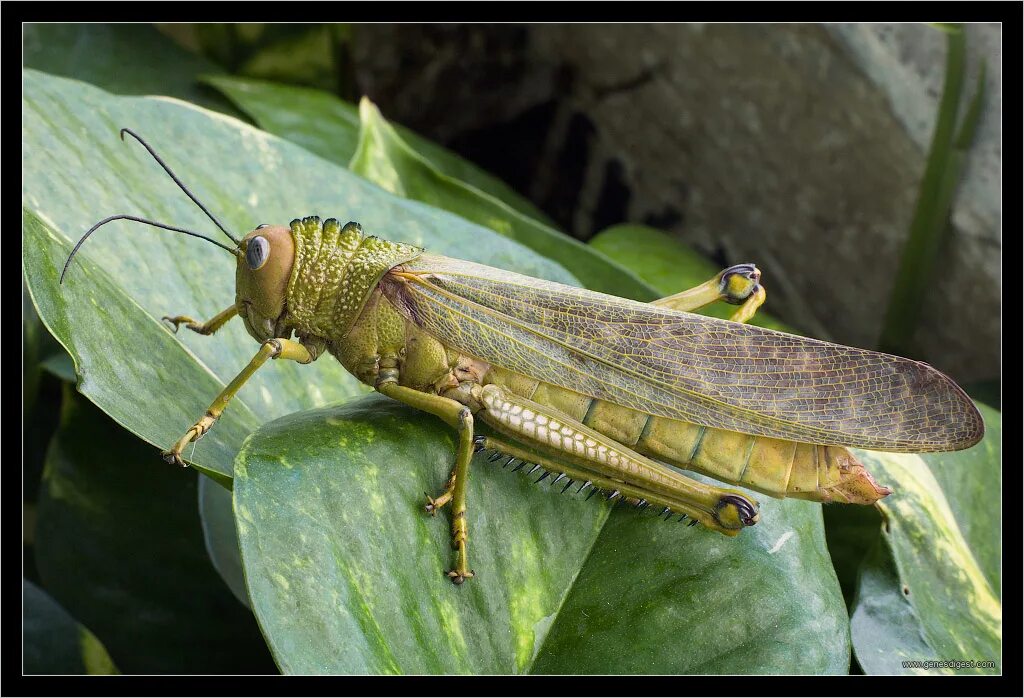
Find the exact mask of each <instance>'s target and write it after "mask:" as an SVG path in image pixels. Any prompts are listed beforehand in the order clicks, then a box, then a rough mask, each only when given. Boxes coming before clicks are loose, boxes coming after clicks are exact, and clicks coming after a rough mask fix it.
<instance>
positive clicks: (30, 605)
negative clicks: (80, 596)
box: [21, 579, 120, 675]
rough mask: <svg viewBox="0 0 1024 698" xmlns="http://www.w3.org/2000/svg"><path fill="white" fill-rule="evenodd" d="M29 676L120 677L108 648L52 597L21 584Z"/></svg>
mask: <svg viewBox="0 0 1024 698" xmlns="http://www.w3.org/2000/svg"><path fill="white" fill-rule="evenodd" d="M21 593H22V602H23V604H24V605H23V607H22V609H23V615H22V620H23V621H24V628H23V632H22V649H23V650H24V656H23V664H22V670H23V671H24V673H26V674H50V675H53V674H117V673H120V672H118V670H117V667H116V666H114V663H113V661H111V659H110V655H108V654H107V650H106V648H104V647H103V644H102V643H101V642H100V641H99V640H97V639H96V636H95V635H93V634H92V633H91V632H89V630H88V628H85V627H83V626H82V625H80V624H79V623H78V622H77V621H76V620H75V619H74V618H72V617H71V616H70V615H69V614H68V612H67V611H65V610H64V609H63V608H61V607H60V605H59V604H58V603H57V602H56V601H54V600H53V599H52V598H50V596H49V595H48V594H47V593H46V592H45V591H43V590H42V589H40V588H39V587H37V586H36V585H35V584H33V583H32V582H30V581H28V580H27V579H22V580H21Z"/></svg>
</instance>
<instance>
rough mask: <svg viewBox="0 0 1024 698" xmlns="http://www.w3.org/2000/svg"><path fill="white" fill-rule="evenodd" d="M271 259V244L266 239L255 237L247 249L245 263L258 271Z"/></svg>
mask: <svg viewBox="0 0 1024 698" xmlns="http://www.w3.org/2000/svg"><path fill="white" fill-rule="evenodd" d="M269 257H270V243H269V242H267V239H266V238H262V237H254V238H251V239H250V240H249V244H248V245H247V246H246V248H245V261H246V262H248V263H249V268H250V269H252V270H253V271H256V270H257V269H259V268H260V267H262V266H263V265H264V264H266V263H267V259H268V258H269Z"/></svg>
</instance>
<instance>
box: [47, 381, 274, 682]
mask: <svg viewBox="0 0 1024 698" xmlns="http://www.w3.org/2000/svg"><path fill="white" fill-rule="evenodd" d="M110 454H117V457H116V458H111V457H110ZM153 460H154V459H153V458H152V452H151V450H150V448H149V446H147V445H146V444H144V443H142V442H141V441H139V440H138V439H136V438H135V437H133V436H131V435H130V434H128V433H127V432H126V431H124V430H123V429H121V428H120V427H118V426H117V425H116V424H114V423H113V422H112V421H110V419H109V418H108V417H106V416H105V415H103V413H101V412H100V411H99V410H97V409H96V408H95V407H93V406H92V405H90V404H89V403H88V402H87V401H85V400H83V399H81V398H78V397H75V396H74V394H73V393H72V392H71V391H70V389H68V390H67V395H66V397H65V401H64V408H63V414H62V418H61V424H60V428H59V429H58V432H57V434H56V436H55V437H54V440H53V441H52V443H51V445H50V450H49V452H48V453H47V461H46V469H45V471H44V475H43V483H44V489H43V492H42V493H41V495H40V499H39V518H38V522H37V527H36V550H35V553H36V564H37V565H38V568H39V574H40V577H41V578H42V580H43V584H44V585H45V586H46V589H47V590H48V591H49V592H50V593H51V594H53V596H54V598H55V599H57V600H58V601H59V602H60V603H61V604H62V605H63V606H64V607H65V608H67V609H68V611H69V612H71V613H72V614H74V616H75V617H76V618H78V619H79V620H81V622H83V623H84V624H85V625H87V626H88V627H89V628H90V629H91V630H92V631H93V632H95V633H96V635H97V636H98V637H100V638H101V639H102V640H103V643H104V644H105V645H106V647H107V648H108V650H109V651H110V654H111V656H112V657H114V659H115V661H116V663H117V665H118V667H119V668H120V669H121V670H122V671H124V672H126V673H229V674H230V673H250V672H254V671H255V672H267V671H273V665H272V663H271V662H270V658H269V657H268V656H267V653H266V649H265V644H264V642H263V638H262V637H261V636H260V632H259V628H258V627H257V625H256V623H255V622H254V620H253V617H252V615H251V614H250V613H248V612H247V611H246V609H245V608H243V607H242V606H241V605H239V604H238V602H237V601H236V600H235V599H234V598H232V596H231V594H230V592H229V591H228V589H227V588H226V587H225V586H224V584H223V583H222V582H221V581H220V579H219V578H218V577H217V573H216V572H215V571H214V569H213V567H212V566H211V565H210V562H209V560H208V559H207V557H206V551H205V549H204V547H203V540H202V531H201V529H200V525H199V517H198V514H197V511H196V508H195V502H196V477H197V476H196V474H195V473H193V472H190V471H188V470H182V469H180V468H172V467H169V466H167V465H166V464H162V463H160V462H159V461H157V462H155V463H154V462H153ZM126 473H131V477H126Z"/></svg>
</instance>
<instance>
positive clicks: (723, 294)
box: [651, 264, 766, 322]
mask: <svg viewBox="0 0 1024 698" xmlns="http://www.w3.org/2000/svg"><path fill="white" fill-rule="evenodd" d="M765 296H766V294H765V290H764V286H762V285H761V272H760V270H758V268H757V267H755V266H754V265H753V264H735V265H733V266H731V267H729V268H728V269H723V270H722V271H720V272H719V273H718V274H716V275H715V276H714V278H712V279H709V280H708V281H705V282H704V283H702V284H701V285H700V286H694V287H693V288H691V289H689V290H687V291H682V292H680V293H677V294H675V295H674V296H668V297H666V298H659V299H658V300H656V301H652V302H651V305H657V306H659V307H662V308H671V309H672V310H682V311H685V312H691V311H694V310H697V309H698V308H703V307H704V306H705V305H708V304H709V303H714V302H715V301H725V302H726V303H729V304H731V305H738V306H740V307H739V308H737V309H736V312H734V313H733V314H732V317H730V318H729V319H730V320H732V321H733V322H747V321H748V320H749V319H750V318H752V317H753V316H754V313H756V312H757V309H758V308H759V307H760V306H761V305H762V304H763V303H764V300H765Z"/></svg>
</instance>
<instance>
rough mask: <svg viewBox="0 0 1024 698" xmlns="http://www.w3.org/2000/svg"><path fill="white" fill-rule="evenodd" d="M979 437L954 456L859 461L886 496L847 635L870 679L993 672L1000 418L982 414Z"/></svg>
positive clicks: (997, 627)
mask: <svg viewBox="0 0 1024 698" xmlns="http://www.w3.org/2000/svg"><path fill="white" fill-rule="evenodd" d="M981 410H982V415H983V416H984V417H985V423H986V429H987V433H986V436H985V439H984V440H983V441H982V443H981V444H979V445H978V446H975V447H974V448H972V449H970V450H968V451H964V452H961V453H957V454H942V455H941V456H934V455H928V456H926V458H927V461H928V462H927V463H926V462H925V458H922V457H918V456H911V455H897V454H873V453H868V452H860V455H861V457H862V459H863V461H864V463H865V465H867V466H868V467H869V468H871V470H872V472H873V473H875V476H876V477H877V478H878V479H879V481H881V482H883V483H886V484H888V485H890V486H892V487H893V488H894V490H895V491H894V492H893V494H891V495H889V496H888V497H886V498H885V499H883V500H881V501H880V502H879V503H878V507H879V509H880V510H881V512H882V516H883V521H884V525H883V527H882V534H881V541H880V544H879V546H878V548H877V549H876V550H874V551H873V552H872V554H871V555H870V556H869V557H868V558H867V559H866V560H865V561H864V563H863V566H862V568H861V574H860V588H859V589H858V591H857V598H856V600H855V602H854V609H853V614H852V619H851V623H852V625H851V633H852V637H853V644H854V650H855V651H856V653H857V659H858V660H859V662H860V664H861V666H863V667H864V671H865V672H866V673H869V674H915V673H917V674H933V673H937V672H938V673H948V674H962V673H983V674H995V673H999V671H1000V668H999V667H1000V657H1001V655H1002V605H1001V603H1000V599H999V587H998V586H996V585H995V584H997V583H998V582H996V583H995V584H994V583H993V581H992V580H993V579H994V580H998V579H999V555H1000V550H1001V546H1000V542H999V530H1000V526H999V497H998V491H999V476H998V467H999V462H1000V451H999V440H1000V431H1001V429H1000V417H999V413H998V412H996V411H995V410H992V409H991V408H988V407H985V406H981ZM949 659H960V660H975V661H982V660H989V661H993V662H995V663H996V665H995V667H994V668H983V667H973V668H972V667H963V668H952V667H940V668H934V669H925V668H920V667H911V666H905V665H904V664H903V662H905V661H936V660H949Z"/></svg>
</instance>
